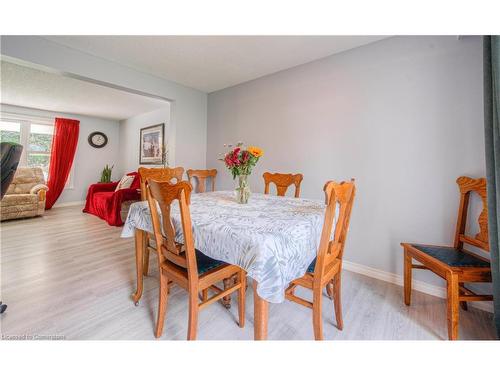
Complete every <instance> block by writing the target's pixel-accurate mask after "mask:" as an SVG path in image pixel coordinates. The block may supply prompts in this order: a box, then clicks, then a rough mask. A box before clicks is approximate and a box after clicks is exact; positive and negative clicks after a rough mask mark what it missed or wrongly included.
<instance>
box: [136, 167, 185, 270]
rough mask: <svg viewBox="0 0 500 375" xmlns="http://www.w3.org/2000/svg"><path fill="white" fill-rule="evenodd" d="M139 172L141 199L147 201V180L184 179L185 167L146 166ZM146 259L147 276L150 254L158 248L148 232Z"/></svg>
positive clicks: (178, 180)
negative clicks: (152, 243) (152, 242)
mask: <svg viewBox="0 0 500 375" xmlns="http://www.w3.org/2000/svg"><path fill="white" fill-rule="evenodd" d="M137 172H138V173H139V178H140V184H141V200H143V201H146V200H147V199H148V198H147V189H146V186H147V181H148V179H154V180H156V181H172V180H175V181H176V182H180V181H182V175H183V174H184V168H182V167H176V168H144V167H140V168H139V169H138V171H137ZM144 242H145V243H144V260H143V272H142V273H143V275H144V276H147V275H148V273H149V254H150V252H151V251H153V252H156V248H155V247H153V246H152V245H151V235H150V234H149V233H146V235H145V236H144Z"/></svg>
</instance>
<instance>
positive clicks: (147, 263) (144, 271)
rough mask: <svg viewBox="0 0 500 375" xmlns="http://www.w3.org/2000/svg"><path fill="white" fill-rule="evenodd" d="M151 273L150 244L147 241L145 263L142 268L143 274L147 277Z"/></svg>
mask: <svg viewBox="0 0 500 375" xmlns="http://www.w3.org/2000/svg"><path fill="white" fill-rule="evenodd" d="M148 273H149V247H148V242H147V240H146V246H144V263H143V267H142V274H143V275H144V276H147V275H148Z"/></svg>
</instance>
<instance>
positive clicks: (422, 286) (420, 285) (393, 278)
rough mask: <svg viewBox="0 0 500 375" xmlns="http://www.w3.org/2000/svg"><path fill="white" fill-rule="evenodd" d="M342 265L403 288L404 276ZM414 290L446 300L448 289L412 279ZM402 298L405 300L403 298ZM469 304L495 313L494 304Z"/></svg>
mask: <svg viewBox="0 0 500 375" xmlns="http://www.w3.org/2000/svg"><path fill="white" fill-rule="evenodd" d="M342 265H343V267H342V268H344V269H346V270H348V271H351V272H355V273H359V274H361V275H365V276H368V277H372V278H374V279H378V280H383V281H387V282H389V283H391V284H396V285H400V286H403V276H402V275H398V274H395V273H391V272H386V271H382V270H378V269H376V268H372V267H368V266H364V265H362V264H358V263H353V262H349V261H347V260H344V261H342ZM412 289H413V290H416V291H419V292H422V293H425V294H430V295H431V296H436V297H439V298H446V288H443V287H440V286H437V285H432V284H429V283H426V282H423V281H419V280H415V278H413V279H412ZM401 298H403V297H402V296H401ZM468 303H469V304H470V305H471V306H473V307H475V308H477V309H480V310H484V311H488V312H491V313H492V312H493V303H492V302H488V301H474V302H468Z"/></svg>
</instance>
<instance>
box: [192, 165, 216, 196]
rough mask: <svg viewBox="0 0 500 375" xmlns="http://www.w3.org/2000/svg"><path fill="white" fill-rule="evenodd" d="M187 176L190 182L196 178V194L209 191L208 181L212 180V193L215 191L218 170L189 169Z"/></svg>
mask: <svg viewBox="0 0 500 375" xmlns="http://www.w3.org/2000/svg"><path fill="white" fill-rule="evenodd" d="M187 176H188V180H189V182H191V178H193V177H194V178H196V180H197V185H196V192H197V193H204V192H205V191H206V190H207V187H206V179H207V178H210V179H211V180H212V191H215V177H216V176H217V169H188V170H187Z"/></svg>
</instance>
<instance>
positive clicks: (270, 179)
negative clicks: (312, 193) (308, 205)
mask: <svg viewBox="0 0 500 375" xmlns="http://www.w3.org/2000/svg"><path fill="white" fill-rule="evenodd" d="M262 177H264V183H265V187H264V194H269V185H270V184H271V183H274V184H275V185H276V191H277V194H278V196H280V197H283V196H285V194H286V191H287V190H288V187H289V186H291V185H295V198H298V197H299V196H300V184H301V182H302V179H303V176H302V175H301V174H300V173H298V174H284V173H269V172H265V173H264V174H263V175H262Z"/></svg>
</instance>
